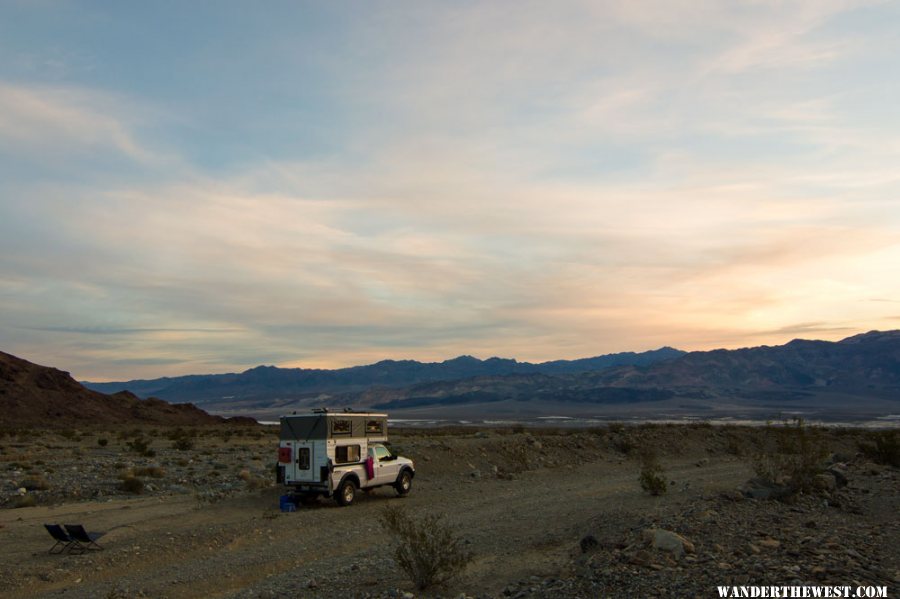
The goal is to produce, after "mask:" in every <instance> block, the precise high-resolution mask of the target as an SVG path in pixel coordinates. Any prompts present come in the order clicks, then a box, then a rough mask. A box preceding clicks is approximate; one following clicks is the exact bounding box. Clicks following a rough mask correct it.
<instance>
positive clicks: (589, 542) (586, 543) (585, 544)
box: [579, 535, 600, 553]
mask: <svg viewBox="0 0 900 599" xmlns="http://www.w3.org/2000/svg"><path fill="white" fill-rule="evenodd" d="M579 544H580V546H581V552H582V553H590V552H591V551H593V550H595V549H596V548H597V547H599V546H600V542H599V541H597V539H596V537H594V535H587V536H585V537H583V538H582V539H581V542H580V543H579Z"/></svg>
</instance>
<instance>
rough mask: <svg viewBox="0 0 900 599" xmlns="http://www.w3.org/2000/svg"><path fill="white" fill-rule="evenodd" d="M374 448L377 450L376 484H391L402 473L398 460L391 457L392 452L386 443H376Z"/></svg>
mask: <svg viewBox="0 0 900 599" xmlns="http://www.w3.org/2000/svg"><path fill="white" fill-rule="evenodd" d="M372 449H373V450H374V451H375V484H377V485H387V484H391V483H392V482H394V481H395V480H397V475H398V474H400V466H399V465H398V464H397V460H396V459H391V458H392V456H391V452H390V451H389V450H388V448H387V447H385V446H384V445H374V446H373V447H372Z"/></svg>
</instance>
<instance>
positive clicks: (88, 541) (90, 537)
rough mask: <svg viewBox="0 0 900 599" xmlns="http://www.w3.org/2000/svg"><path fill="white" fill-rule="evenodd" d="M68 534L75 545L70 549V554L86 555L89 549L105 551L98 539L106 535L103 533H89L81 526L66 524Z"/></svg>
mask: <svg viewBox="0 0 900 599" xmlns="http://www.w3.org/2000/svg"><path fill="white" fill-rule="evenodd" d="M66 532H68V533H69V536H70V537H72V540H73V541H74V543H75V544H74V545H72V547H71V548H70V549H69V553H71V552H73V551H78V552H79V553H84V552H85V550H87V549H98V550H99V549H103V547H101V546H100V545H99V544H98V543H97V539H99V538H100V537H102V536H103V534H104V533H102V532H91V533H89V532H88V531H86V530H85V529H84V526H82V525H81V524H66Z"/></svg>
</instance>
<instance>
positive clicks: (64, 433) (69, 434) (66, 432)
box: [56, 428, 78, 441]
mask: <svg viewBox="0 0 900 599" xmlns="http://www.w3.org/2000/svg"><path fill="white" fill-rule="evenodd" d="M56 434H57V435H59V436H60V437H62V438H63V439H66V440H69V441H71V440H72V439H74V438H75V437H76V436H77V435H78V431H74V430H72V429H70V428H64V429H62V430H60V431H57V432H56Z"/></svg>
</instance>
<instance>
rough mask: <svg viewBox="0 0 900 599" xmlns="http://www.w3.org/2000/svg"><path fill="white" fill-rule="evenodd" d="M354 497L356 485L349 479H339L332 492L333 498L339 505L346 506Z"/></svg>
mask: <svg viewBox="0 0 900 599" xmlns="http://www.w3.org/2000/svg"><path fill="white" fill-rule="evenodd" d="M354 499H356V485H355V484H354V483H353V481H352V480H350V479H345V480H343V481H341V484H340V485H339V486H338V488H337V492H335V494H334V500H335V501H337V504H338V505H340V506H348V505H350V504H352V503H353V500H354Z"/></svg>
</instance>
